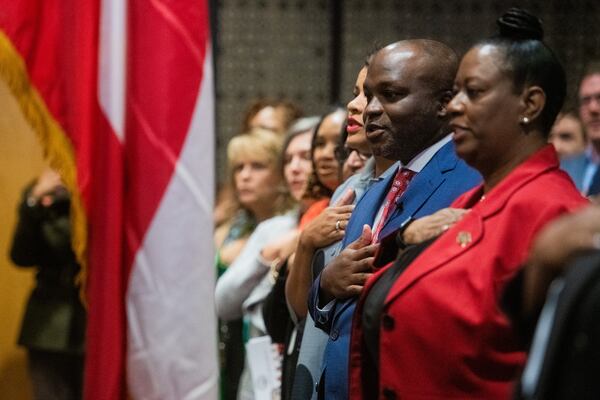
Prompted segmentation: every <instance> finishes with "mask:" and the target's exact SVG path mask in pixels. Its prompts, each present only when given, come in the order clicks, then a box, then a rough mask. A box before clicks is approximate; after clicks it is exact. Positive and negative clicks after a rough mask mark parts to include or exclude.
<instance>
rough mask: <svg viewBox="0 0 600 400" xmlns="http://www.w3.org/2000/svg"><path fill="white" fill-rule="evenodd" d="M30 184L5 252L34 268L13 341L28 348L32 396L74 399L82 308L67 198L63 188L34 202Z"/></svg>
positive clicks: (78, 380) (49, 399)
mask: <svg viewBox="0 0 600 400" xmlns="http://www.w3.org/2000/svg"><path fill="white" fill-rule="evenodd" d="M30 190H31V186H30V187H28V188H27V189H26V190H25V193H24V195H23V200H22V202H21V205H20V206H19V221H18V224H17V227H16V230H15V234H14V238H13V244H12V247H11V251H10V256H11V259H12V261H13V262H14V263H15V264H17V265H19V266H24V267H36V269H37V273H36V285H35V288H34V289H33V291H32V292H31V295H30V297H29V300H28V302H27V307H26V311H25V315H24V317H23V322H22V325H21V331H20V334H19V339H18V344H19V345H21V346H23V347H25V348H27V350H28V361H29V372H30V375H31V379H32V383H33V389H34V395H35V398H36V399H44V400H52V399H79V398H81V382H82V373H83V350H84V336H85V318H86V314H85V310H84V308H83V306H82V304H81V302H80V300H79V289H78V287H77V286H76V285H75V277H76V275H77V273H78V272H79V265H78V264H77V262H76V260H75V255H74V254H73V251H72V250H71V230H70V220H69V206H70V201H69V197H68V194H67V192H66V190H64V188H62V187H61V188H59V189H57V190H55V191H54V192H53V193H52V194H50V195H49V197H47V196H45V197H46V204H44V203H42V202H41V201H33V199H32V198H31V197H30Z"/></svg>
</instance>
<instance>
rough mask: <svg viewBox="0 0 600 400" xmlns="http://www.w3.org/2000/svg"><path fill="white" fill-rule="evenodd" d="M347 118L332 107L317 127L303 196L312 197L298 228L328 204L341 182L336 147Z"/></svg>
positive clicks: (341, 111)
mask: <svg viewBox="0 0 600 400" xmlns="http://www.w3.org/2000/svg"><path fill="white" fill-rule="evenodd" d="M345 119H346V111H345V110H344V109H343V108H340V107H334V108H332V109H331V110H330V111H328V112H327V113H326V114H325V115H324V116H323V117H322V119H321V121H320V122H319V124H318V125H317V127H316V131H315V134H314V135H313V138H312V143H311V150H310V151H311V159H312V164H313V170H312V173H311V175H310V176H309V179H308V186H307V188H306V192H305V193H304V196H305V197H307V198H310V199H313V200H315V201H314V203H313V204H312V205H311V206H310V207H309V208H308V210H306V212H305V213H304V214H303V215H302V219H301V220H300V228H303V227H304V225H305V224H307V223H308V222H309V221H311V220H312V219H313V218H315V217H316V216H317V215H319V214H320V213H321V212H322V211H323V210H324V209H325V208H327V206H328V205H329V199H330V198H331V195H332V194H333V192H334V191H335V189H336V188H337V187H338V186H339V185H340V183H341V175H340V165H339V164H338V162H337V160H336V158H335V150H336V148H338V145H339V138H340V134H341V131H342V127H343V124H344V120H345Z"/></svg>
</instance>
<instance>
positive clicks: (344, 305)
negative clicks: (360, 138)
mask: <svg viewBox="0 0 600 400" xmlns="http://www.w3.org/2000/svg"><path fill="white" fill-rule="evenodd" d="M457 61H458V60H457V57H456V54H455V53H454V51H453V50H452V49H450V48H448V47H447V46H446V45H444V44H442V43H440V42H436V41H432V40H425V39H415V40H406V41H400V42H396V43H393V44H391V45H388V46H386V47H385V48H383V49H381V50H379V51H378V52H377V53H376V54H375V55H374V56H373V58H372V60H371V63H370V64H369V68H368V71H367V76H366V79H365V82H364V85H363V86H364V92H365V96H366V98H367V105H366V108H365V110H364V121H365V127H366V136H367V139H368V140H369V143H370V145H371V150H372V152H373V154H374V155H375V156H379V157H385V158H387V159H393V160H398V161H400V164H399V165H396V166H395V167H394V169H393V172H392V173H391V174H390V175H389V176H388V177H386V178H385V179H383V180H382V181H380V182H377V183H375V184H374V185H373V186H371V187H370V188H369V189H368V190H367V191H366V192H365V194H364V195H363V196H362V198H361V199H360V201H359V202H358V203H357V204H356V208H355V209H354V211H353V213H352V217H351V218H350V221H349V223H348V225H347V227H346V235H345V236H344V240H343V243H342V247H343V250H342V251H341V252H340V253H339V255H338V256H337V257H335V258H334V259H332V260H331V261H330V262H329V263H328V264H327V266H326V267H325V268H324V269H323V270H322V272H321V274H320V275H319V276H318V277H317V278H316V280H315V282H314V283H313V285H312V287H311V291H310V294H309V311H310V313H311V315H312V317H313V319H314V321H315V324H316V325H317V326H318V327H319V328H320V329H322V330H323V331H324V332H326V333H327V334H328V335H329V339H328V342H327V345H326V347H325V352H324V356H323V361H322V364H321V375H320V378H319V384H318V392H319V397H320V398H340V399H344V398H347V397H348V395H349V392H348V376H349V375H348V372H349V371H348V362H349V359H348V355H349V343H350V330H351V326H352V318H353V315H354V309H355V306H356V300H357V295H358V294H359V293H360V291H361V290H362V287H363V285H364V283H365V281H366V280H367V279H368V277H369V276H370V275H371V273H372V265H373V257H374V256H375V251H376V250H377V248H378V247H379V242H380V241H386V238H387V237H388V236H389V235H394V232H395V231H396V230H397V229H399V228H401V227H402V226H404V225H405V224H407V223H408V221H410V220H411V219H412V218H418V217H421V216H424V215H429V214H431V213H432V212H434V211H437V210H439V209H441V208H443V207H447V206H448V205H450V204H451V202H452V201H453V200H454V199H455V198H456V197H458V196H459V195H460V194H462V193H464V192H465V191H467V190H468V189H470V188H471V187H473V186H474V185H476V184H477V183H478V182H479V181H480V179H481V178H480V176H479V174H478V173H477V172H475V171H474V170H472V169H471V168H469V167H468V166H467V165H466V164H465V163H464V162H463V161H461V160H459V159H457V157H456V154H455V152H454V146H453V144H452V140H451V135H450V129H449V127H448V123H447V115H448V114H447V111H446V105H447V102H448V101H449V99H450V98H451V87H452V80H453V78H454V73H455V71H456V67H457ZM371 226H372V227H373V228H372V230H371ZM365 230H366V231H368V235H367V234H366V233H365ZM367 236H368V237H367Z"/></svg>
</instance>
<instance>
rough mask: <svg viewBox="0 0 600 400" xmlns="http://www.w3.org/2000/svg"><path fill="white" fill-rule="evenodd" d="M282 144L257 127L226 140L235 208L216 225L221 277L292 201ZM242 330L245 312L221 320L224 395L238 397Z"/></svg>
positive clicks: (218, 264)
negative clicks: (281, 167) (282, 169)
mask: <svg viewBox="0 0 600 400" xmlns="http://www.w3.org/2000/svg"><path fill="white" fill-rule="evenodd" d="M281 145H282V138H281V137H280V136H279V135H277V134H275V133H273V132H271V131H267V130H262V129H253V130H251V131H250V132H248V133H246V134H243V135H238V136H236V137H234V138H233V139H231V141H230V142H229V144H228V146H227V156H228V163H229V171H230V181H231V187H233V188H234V194H235V197H234V200H235V204H236V211H235V212H234V213H233V214H232V215H231V216H230V217H229V219H228V220H227V221H226V222H224V223H223V224H222V225H221V226H219V227H218V228H217V229H216V230H215V247H216V249H217V251H216V266H217V271H218V275H219V277H221V276H222V275H224V274H225V273H226V271H227V270H228V268H229V266H230V265H232V264H233V263H234V262H235V261H236V260H237V259H238V257H239V255H240V253H241V252H242V249H243V248H244V247H245V246H246V243H247V242H248V239H249V237H250V235H251V234H252V233H253V232H254V230H255V228H256V226H257V224H259V223H260V222H262V221H264V220H266V219H268V218H270V217H272V216H273V215H275V214H277V213H281V212H284V211H286V210H287V208H288V207H289V201H288V199H287V195H286V192H284V191H282V190H281V189H282V184H281V181H282V179H281V177H280V174H279V172H278V170H277V163H278V159H279V153H280V150H281ZM219 279H220V278H219ZM218 282H219V281H217V285H218ZM242 331H243V323H242V320H241V318H238V319H230V320H227V321H223V320H220V321H219V351H220V360H221V398H222V399H225V400H229V399H235V398H236V397H237V390H238V384H239V379H240V376H241V373H242V370H243V367H244V345H243V340H242V338H243V332H242Z"/></svg>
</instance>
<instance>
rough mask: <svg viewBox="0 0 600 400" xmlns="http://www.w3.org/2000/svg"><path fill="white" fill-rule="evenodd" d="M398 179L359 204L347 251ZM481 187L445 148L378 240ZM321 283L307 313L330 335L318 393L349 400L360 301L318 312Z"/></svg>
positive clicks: (379, 185)
mask: <svg viewBox="0 0 600 400" xmlns="http://www.w3.org/2000/svg"><path fill="white" fill-rule="evenodd" d="M394 176H395V174H390V176H389V177H387V178H386V179H384V180H383V181H381V182H378V183H377V184H375V185H373V186H372V187H371V188H370V189H369V190H368V191H367V192H366V193H365V194H364V196H363V197H362V198H361V199H360V201H359V202H358V203H357V205H356V208H355V209H354V211H353V213H352V217H351V218H350V221H349V222H348V227H347V228H346V237H345V238H344V242H343V247H346V246H347V245H348V244H350V243H352V242H353V241H355V240H356V239H358V237H360V234H361V232H362V227H363V225H364V224H369V225H371V226H372V225H373V221H374V219H375V216H376V215H377V211H378V209H379V207H380V205H381V204H382V202H383V201H384V199H385V196H386V194H387V192H388V189H389V187H390V185H391V183H392V181H393V179H394ZM480 182H481V176H480V175H479V173H478V172H476V171H475V170H473V169H472V168H470V167H469V166H467V165H466V164H465V163H464V161H462V160H461V159H459V158H458V157H457V156H456V153H455V151H454V144H453V143H452V142H449V143H447V144H445V145H444V146H443V147H442V148H441V149H440V150H438V152H437V153H436V154H435V155H434V156H433V158H432V159H431V160H430V161H429V162H428V163H427V165H426V166H425V167H424V168H423V170H421V172H419V173H418V174H417V175H415V176H414V178H413V179H412V180H411V182H410V184H409V185H408V187H407V188H406V191H405V192H404V194H403V195H402V197H401V203H400V204H398V207H397V208H396V210H395V211H394V213H393V214H392V215H391V216H390V218H389V219H388V221H387V222H386V223H385V225H384V227H383V229H382V231H381V234H380V237H382V238H383V237H385V236H386V235H388V234H389V233H391V232H393V231H395V230H396V229H398V228H399V227H400V226H401V225H402V224H403V223H404V222H405V221H407V220H408V219H409V218H419V217H422V216H426V215H429V214H432V213H434V212H435V211H437V210H439V209H442V208H444V207H448V206H449V205H450V204H451V203H452V202H453V201H454V199H456V198H457V197H458V196H459V195H461V194H462V193H464V192H466V191H467V190H469V189H471V188H472V187H474V186H475V185H477V184H479V183H480ZM320 278H321V277H320V276H319V277H318V278H317V279H316V280H315V282H314V284H313V286H312V288H311V291H310V295H309V311H310V313H311V315H312V317H313V319H314V321H315V325H316V326H317V327H319V328H321V329H322V330H323V331H325V332H326V333H328V334H329V340H328V343H327V346H326V348H325V353H324V355H323V362H322V367H321V380H320V385H321V387H319V388H318V390H319V391H320V392H321V393H323V395H324V398H326V399H343V400H345V399H347V398H348V352H349V346H350V331H351V327H352V316H353V314H354V308H355V305H356V298H350V299H346V300H343V301H341V300H340V301H335V302H333V303H332V304H329V305H328V307H326V309H323V310H320V309H318V304H319V287H320V284H321V279H320Z"/></svg>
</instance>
